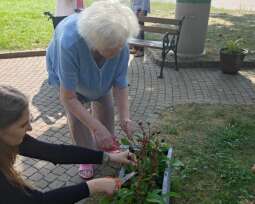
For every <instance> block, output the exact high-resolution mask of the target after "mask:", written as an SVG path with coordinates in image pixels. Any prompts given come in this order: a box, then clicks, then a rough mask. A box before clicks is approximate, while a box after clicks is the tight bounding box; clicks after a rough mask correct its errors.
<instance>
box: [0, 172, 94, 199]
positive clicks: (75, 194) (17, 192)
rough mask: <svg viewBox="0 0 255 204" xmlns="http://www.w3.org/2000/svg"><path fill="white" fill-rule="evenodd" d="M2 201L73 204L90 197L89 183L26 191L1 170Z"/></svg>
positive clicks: (0, 192)
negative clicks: (41, 190)
mask: <svg viewBox="0 0 255 204" xmlns="http://www.w3.org/2000/svg"><path fill="white" fill-rule="evenodd" d="M0 184H1V185H0V195H1V196H0V203H3V204H4V203H6V204H7V203H25V204H46V203H47V204H57V203H61V204H71V203H75V202H78V201H80V200H82V199H83V198H86V197H89V195H90V191H89V187H88V185H87V183H80V184H77V185H73V186H68V187H62V188H58V189H56V190H51V191H48V192H44V193H43V192H40V191H37V190H31V189H28V188H26V191H25V190H23V189H21V188H19V187H16V186H14V185H12V184H11V183H10V182H8V180H7V179H6V178H5V176H4V175H3V174H2V173H1V172H0Z"/></svg>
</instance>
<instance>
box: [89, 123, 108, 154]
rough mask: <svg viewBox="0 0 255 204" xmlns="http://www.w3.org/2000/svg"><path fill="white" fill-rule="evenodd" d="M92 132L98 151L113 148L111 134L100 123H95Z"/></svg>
mask: <svg viewBox="0 0 255 204" xmlns="http://www.w3.org/2000/svg"><path fill="white" fill-rule="evenodd" d="M92 132H93V135H94V136H95V139H96V143H97V145H98V147H99V148H100V149H111V148H112V147H113V139H112V134H111V133H110V132H109V131H108V130H107V128H106V127H105V126H104V125H102V124H101V123H100V122H98V123H97V125H96V127H95V128H94V129H93V130H92Z"/></svg>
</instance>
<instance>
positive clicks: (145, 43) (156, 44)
mask: <svg viewBox="0 0 255 204" xmlns="http://www.w3.org/2000/svg"><path fill="white" fill-rule="evenodd" d="M128 44H130V45H134V46H138V47H150V48H155V49H163V44H162V42H161V41H154V40H142V39H137V38H129V39H128Z"/></svg>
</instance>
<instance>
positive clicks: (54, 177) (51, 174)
mask: <svg viewBox="0 0 255 204" xmlns="http://www.w3.org/2000/svg"><path fill="white" fill-rule="evenodd" d="M57 177H58V175H56V174H53V173H49V174H47V176H45V177H44V179H45V180H46V181H48V182H52V181H54V180H55V179H56V178H57Z"/></svg>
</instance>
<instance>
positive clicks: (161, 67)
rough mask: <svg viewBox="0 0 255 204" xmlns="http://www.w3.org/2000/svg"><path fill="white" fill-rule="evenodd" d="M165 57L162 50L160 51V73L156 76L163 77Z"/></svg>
mask: <svg viewBox="0 0 255 204" xmlns="http://www.w3.org/2000/svg"><path fill="white" fill-rule="evenodd" d="M165 59H166V55H165V53H164V52H162V62H161V66H160V74H159V76H158V78H160V79H163V69H164V66H165Z"/></svg>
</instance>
